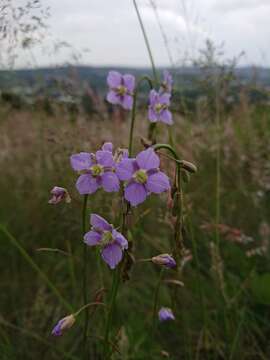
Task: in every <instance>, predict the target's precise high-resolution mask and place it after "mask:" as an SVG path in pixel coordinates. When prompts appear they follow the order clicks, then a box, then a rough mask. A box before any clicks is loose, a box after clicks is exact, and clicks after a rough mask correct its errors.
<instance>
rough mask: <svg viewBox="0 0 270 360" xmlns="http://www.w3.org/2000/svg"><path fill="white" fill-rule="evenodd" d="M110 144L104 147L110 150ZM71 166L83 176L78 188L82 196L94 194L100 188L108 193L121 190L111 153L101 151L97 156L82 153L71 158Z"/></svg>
mask: <svg viewBox="0 0 270 360" xmlns="http://www.w3.org/2000/svg"><path fill="white" fill-rule="evenodd" d="M108 144H110V143H107V145H106V144H104V145H103V147H104V148H107V149H108V148H109V145H108ZM70 161H71V166H72V168H73V169H74V170H75V171H78V172H79V173H80V174H81V175H80V177H79V178H78V180H77V182H76V187H77V189H78V191H79V193H80V194H81V195H83V194H93V193H94V192H96V191H97V189H99V188H101V187H102V188H103V189H104V190H105V191H106V192H114V191H118V190H119V179H118V177H117V176H116V174H115V162H114V160H113V155H112V152H111V151H108V150H104V149H102V150H99V151H97V152H96V154H93V153H91V154H90V153H87V152H81V153H79V154H74V155H72V156H71V157H70Z"/></svg>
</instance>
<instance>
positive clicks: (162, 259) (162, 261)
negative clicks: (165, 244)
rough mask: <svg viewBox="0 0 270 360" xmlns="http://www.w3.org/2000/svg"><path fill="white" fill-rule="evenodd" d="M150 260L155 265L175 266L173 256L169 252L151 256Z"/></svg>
mask: <svg viewBox="0 0 270 360" xmlns="http://www.w3.org/2000/svg"><path fill="white" fill-rule="evenodd" d="M151 260H152V262H153V263H154V264H157V265H162V266H165V267H167V268H169V269H171V268H174V267H175V266H176V262H175V260H174V258H173V257H171V256H170V255H169V254H160V255H158V256H154V257H152V259H151Z"/></svg>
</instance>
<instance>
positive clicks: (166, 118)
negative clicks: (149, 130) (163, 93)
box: [159, 109, 173, 125]
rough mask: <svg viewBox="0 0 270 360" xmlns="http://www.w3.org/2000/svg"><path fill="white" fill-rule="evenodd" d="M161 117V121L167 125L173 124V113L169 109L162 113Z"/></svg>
mask: <svg viewBox="0 0 270 360" xmlns="http://www.w3.org/2000/svg"><path fill="white" fill-rule="evenodd" d="M159 117H160V120H161V121H162V122H164V123H165V124H167V125H172V124H173V119H172V113H171V112H170V111H169V110H168V109H165V110H163V111H161V113H160V116H159Z"/></svg>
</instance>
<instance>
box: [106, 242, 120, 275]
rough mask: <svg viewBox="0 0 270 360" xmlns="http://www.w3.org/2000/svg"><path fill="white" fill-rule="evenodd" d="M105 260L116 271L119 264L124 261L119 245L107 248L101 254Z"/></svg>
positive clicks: (115, 244) (114, 244) (110, 245)
mask: <svg viewBox="0 0 270 360" xmlns="http://www.w3.org/2000/svg"><path fill="white" fill-rule="evenodd" d="M101 255H102V258H103V260H104V261H105V262H106V263H107V264H108V265H109V267H110V268H111V269H114V268H115V267H116V265H117V264H119V262H120V261H121V260H122V256H123V254H122V249H121V247H120V246H119V245H118V244H117V243H113V244H109V245H107V246H105V247H104V248H103V250H102V252H101Z"/></svg>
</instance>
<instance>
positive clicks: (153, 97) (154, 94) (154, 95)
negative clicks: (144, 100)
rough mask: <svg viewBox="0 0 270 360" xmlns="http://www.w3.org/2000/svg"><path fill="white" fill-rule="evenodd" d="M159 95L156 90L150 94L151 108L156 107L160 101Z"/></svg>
mask: <svg viewBox="0 0 270 360" xmlns="http://www.w3.org/2000/svg"><path fill="white" fill-rule="evenodd" d="M158 99H159V95H158V93H157V92H156V90H154V89H152V90H151V91H150V93H149V102H150V105H151V106H154V105H156V104H157V103H158V102H159V101H158Z"/></svg>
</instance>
